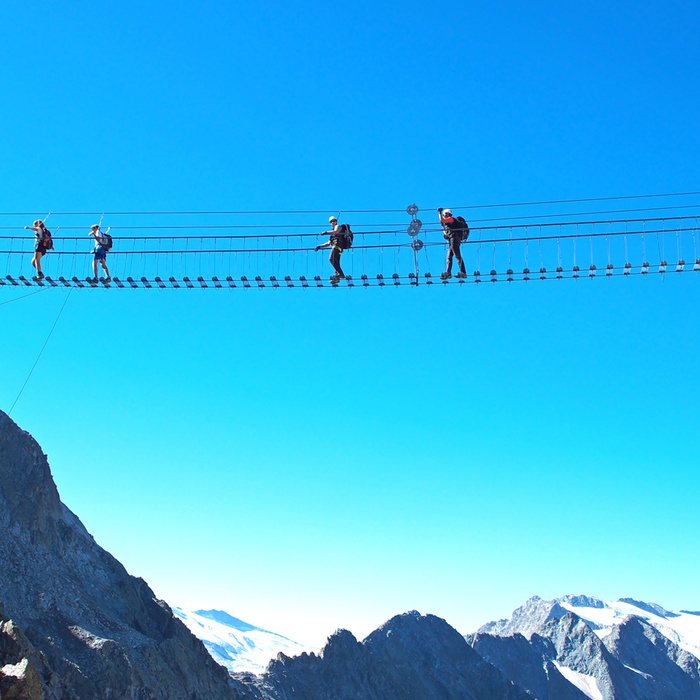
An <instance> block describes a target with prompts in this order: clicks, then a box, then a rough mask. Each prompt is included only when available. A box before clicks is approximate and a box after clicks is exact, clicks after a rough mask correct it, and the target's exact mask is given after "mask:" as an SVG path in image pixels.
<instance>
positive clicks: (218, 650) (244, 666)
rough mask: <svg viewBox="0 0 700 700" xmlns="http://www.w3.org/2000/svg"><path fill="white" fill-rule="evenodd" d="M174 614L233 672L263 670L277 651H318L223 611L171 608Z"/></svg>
mask: <svg viewBox="0 0 700 700" xmlns="http://www.w3.org/2000/svg"><path fill="white" fill-rule="evenodd" d="M173 613H174V614H175V615H177V617H179V618H180V619H181V620H182V621H183V622H184V623H185V625H186V626H187V628H188V629H189V630H190V632H192V634H194V636H195V637H198V638H199V639H201V640H202V642H203V643H204V646H205V647H206V648H207V650H208V651H209V653H210V654H211V656H212V657H213V658H214V660H215V661H217V662H218V663H220V664H221V665H222V666H224V667H225V668H227V669H228V670H229V671H230V672H233V673H241V672H249V673H256V674H259V673H262V672H263V671H264V670H265V668H266V666H267V664H268V663H269V662H270V661H271V660H272V659H274V658H275V657H276V656H277V654H279V653H280V652H282V653H284V654H286V655H287V656H297V655H299V654H301V653H302V652H304V651H306V652H312V651H318V650H317V649H313V648H311V647H306V646H304V645H302V644H298V643H297V642H294V641H292V640H291V639H287V638H286V637H283V636H282V635H279V634H276V633H275V632H269V631H268V630H264V629H261V628H260V627H255V626H254V625H251V624H248V623H247V622H243V620H239V619H238V618H236V617H233V616H232V615H229V614H228V613H227V612H225V611H223V610H196V611H188V610H183V609H182V608H173Z"/></svg>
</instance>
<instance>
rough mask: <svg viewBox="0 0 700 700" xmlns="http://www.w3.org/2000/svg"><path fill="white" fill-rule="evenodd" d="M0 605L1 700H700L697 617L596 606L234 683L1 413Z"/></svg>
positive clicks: (334, 644) (418, 628) (357, 647)
mask: <svg viewBox="0 0 700 700" xmlns="http://www.w3.org/2000/svg"><path fill="white" fill-rule="evenodd" d="M0 603H2V605H0V700H13V699H20V700H102V699H104V700H107V699H109V700H122V699H123V700H234V699H236V700H292V698H294V700H299V699H301V700H329V699H331V698H333V699H334V700H433V699H434V700H533V698H534V699H537V700H583V699H584V698H590V699H591V700H681V699H682V700H700V661H699V660H698V658H697V656H695V655H694V653H692V649H693V648H695V647H694V645H695V644H696V642H697V643H698V644H699V645H700V641H698V640H700V637H698V638H697V639H696V638H695V637H694V636H693V630H694V629H695V627H694V625H695V623H696V622H697V621H699V620H700V616H697V615H694V614H692V613H683V612H681V613H673V612H669V611H667V610H664V609H663V608H662V607H661V606H657V605H654V604H646V603H639V602H638V601H633V600H631V599H624V600H622V601H618V603H616V604H614V605H613V604H610V603H606V602H604V601H598V600H597V599H594V598H590V597H586V596H568V597H565V598H562V599H557V600H555V601H542V600H541V599H539V598H532V599H531V600H530V601H528V602H527V603H526V604H525V605H524V606H522V608H519V609H518V610H517V611H515V613H514V615H513V617H512V618H511V619H510V620H503V621H498V622H495V623H491V624H490V625H487V626H484V627H483V628H482V629H481V630H479V632H478V633H476V634H474V635H469V636H468V637H466V638H465V637H464V636H462V635H461V634H460V633H458V632H457V631H456V630H455V629H454V628H452V627H451V626H450V625H448V624H447V622H445V621H444V620H442V619H440V618H438V617H435V616H433V615H420V614H419V613H417V612H409V613H405V614H403V615H398V616H396V617H394V618H392V619H391V620H389V621H388V622H387V623H385V624H384V625H382V627H380V628H379V629H378V630H376V631H375V632H373V633H372V634H370V635H369V636H368V637H367V638H366V639H365V640H363V641H358V640H356V639H355V637H354V636H353V635H352V634H351V633H350V632H347V631H343V630H340V631H338V632H336V633H335V634H333V635H332V636H331V637H330V638H329V640H328V643H327V644H326V646H325V647H324V648H323V650H322V651H321V652H320V653H319V654H314V653H311V654H309V653H302V654H300V655H297V656H294V657H290V656H286V655H284V654H279V655H278V656H277V658H276V659H274V660H273V661H272V662H270V663H269V665H268V666H267V668H266V669H265V671H264V673H262V674H260V675H254V674H229V673H227V671H226V670H225V669H224V668H223V667H222V666H220V665H218V664H217V663H215V661H214V660H213V659H212V657H211V656H210V655H209V653H208V652H207V650H206V649H205V647H204V645H203V644H202V642H201V641H200V640H198V639H197V638H196V637H195V636H194V635H193V634H192V633H191V632H190V631H189V630H188V629H187V627H186V626H185V625H184V624H183V623H182V621H181V620H180V619H178V617H177V616H176V615H174V614H173V611H172V610H171V609H170V607H169V606H168V605H167V604H166V603H165V602H163V601H160V600H158V599H157V598H156V597H155V595H154V593H153V591H152V590H151V589H150V588H149V587H148V585H147V584H146V582H145V581H143V580H142V579H139V578H135V577H133V576H130V575H129V574H128V573H127V572H126V570H125V569H124V567H123V566H122V565H121V564H120V563H119V562H118V561H117V560H116V559H115V558H114V557H112V556H111V555H110V554H109V553H108V552H106V551H105V550H104V549H102V548H101V547H100V546H99V545H98V544H97V543H96V542H95V541H94V539H93V538H92V536H91V535H90V534H89V533H88V532H87V530H86V529H85V528H84V526H83V525H82V523H81V522H80V520H79V519H78V518H77V516H76V515H74V514H73V513H72V512H71V511H70V510H69V509H68V508H66V506H65V505H64V504H63V503H61V500H60V498H59V496H58V491H57V489H56V486H55V484H54V482H53V479H52V477H51V472H50V469H49V465H48V461H47V459H46V455H44V454H43V452H42V450H41V448H40V447H39V445H38V444H37V443H36V441H35V440H34V439H33V438H32V437H31V436H30V435H29V434H28V433H26V432H24V431H22V430H21V429H20V428H19V427H18V426H17V425H16V424H15V423H14V422H13V421H11V420H10V419H9V418H8V416H6V415H5V414H4V413H2V412H0ZM611 606H612V607H611ZM615 606H617V607H615ZM630 611H632V613H633V614H627V613H629V612H630ZM200 612H207V611H200ZM214 612H215V611H214ZM208 615H209V618H210V619H211V618H212V617H214V618H216V617H217V615H215V614H214V613H212V611H209V613H208ZM236 624H237V623H236ZM241 624H244V623H241ZM248 627H250V626H248ZM699 629H700V628H699ZM246 630H247V632H250V631H251V630H249V629H247V628H246ZM674 635H675V636H674Z"/></svg>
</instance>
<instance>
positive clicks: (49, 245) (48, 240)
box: [41, 228, 53, 250]
mask: <svg viewBox="0 0 700 700" xmlns="http://www.w3.org/2000/svg"><path fill="white" fill-rule="evenodd" d="M41 244H42V245H43V246H44V248H46V250H53V238H52V237H51V231H49V229H47V228H44V234H43V237H42V239H41Z"/></svg>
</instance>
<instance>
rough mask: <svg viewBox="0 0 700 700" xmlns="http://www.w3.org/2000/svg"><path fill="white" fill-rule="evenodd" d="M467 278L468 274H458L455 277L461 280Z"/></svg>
mask: <svg viewBox="0 0 700 700" xmlns="http://www.w3.org/2000/svg"><path fill="white" fill-rule="evenodd" d="M466 276H467V273H466V272H458V273H457V274H456V275H455V277H459V278H461V279H465V278H466Z"/></svg>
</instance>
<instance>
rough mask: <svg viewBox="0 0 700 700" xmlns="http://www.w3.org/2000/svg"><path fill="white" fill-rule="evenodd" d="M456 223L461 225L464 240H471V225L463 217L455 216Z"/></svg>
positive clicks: (460, 229)
mask: <svg viewBox="0 0 700 700" xmlns="http://www.w3.org/2000/svg"><path fill="white" fill-rule="evenodd" d="M455 221H456V222H457V223H458V224H459V231H460V233H461V235H462V240H463V241H466V240H467V238H469V224H468V223H467V222H466V220H465V218H464V217H463V216H455Z"/></svg>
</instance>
